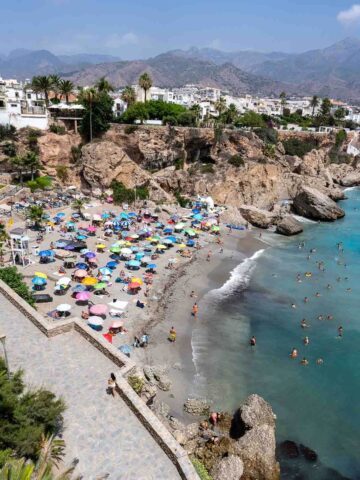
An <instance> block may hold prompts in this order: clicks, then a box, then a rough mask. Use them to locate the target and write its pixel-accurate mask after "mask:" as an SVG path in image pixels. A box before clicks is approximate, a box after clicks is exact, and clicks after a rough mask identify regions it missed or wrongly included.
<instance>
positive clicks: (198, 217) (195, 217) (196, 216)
mask: <svg viewBox="0 0 360 480" xmlns="http://www.w3.org/2000/svg"><path fill="white" fill-rule="evenodd" d="M193 218H194V220H197V221H199V222H200V220H202V219H203V218H204V217H203V215H201V213H197V214H195V215H194V217H193Z"/></svg>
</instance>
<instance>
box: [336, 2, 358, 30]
mask: <svg viewBox="0 0 360 480" xmlns="http://www.w3.org/2000/svg"><path fill="white" fill-rule="evenodd" d="M337 19H338V20H339V22H340V23H343V24H345V25H349V24H351V23H357V22H360V5H359V4H354V5H352V7H350V8H349V9H348V10H343V11H341V12H339V13H338V16H337Z"/></svg>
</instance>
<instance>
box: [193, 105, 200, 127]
mask: <svg viewBox="0 0 360 480" xmlns="http://www.w3.org/2000/svg"><path fill="white" fill-rule="evenodd" d="M190 112H192V113H193V114H194V117H195V121H196V125H198V124H199V121H200V115H201V108H200V105H199V104H198V103H195V104H194V105H192V106H191V107H190Z"/></svg>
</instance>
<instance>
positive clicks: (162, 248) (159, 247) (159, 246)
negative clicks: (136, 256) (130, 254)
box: [156, 245, 166, 250]
mask: <svg viewBox="0 0 360 480" xmlns="http://www.w3.org/2000/svg"><path fill="white" fill-rule="evenodd" d="M165 249H166V247H165V245H157V247H156V250H165Z"/></svg>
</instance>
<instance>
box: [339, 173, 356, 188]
mask: <svg viewBox="0 0 360 480" xmlns="http://www.w3.org/2000/svg"><path fill="white" fill-rule="evenodd" d="M340 184H341V185H342V186H343V187H356V186H358V185H360V172H359V171H355V172H352V173H349V174H348V175H346V176H345V177H344V178H342V179H341V180H340Z"/></svg>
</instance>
